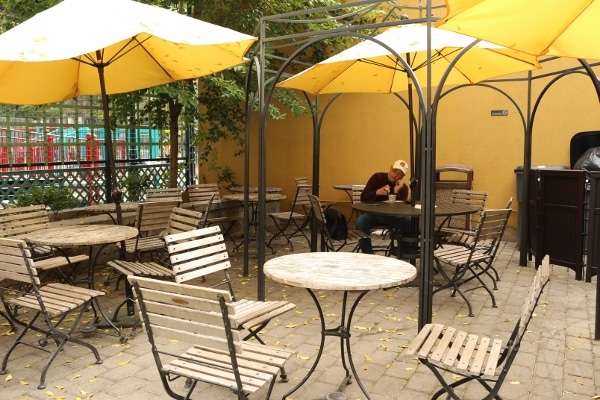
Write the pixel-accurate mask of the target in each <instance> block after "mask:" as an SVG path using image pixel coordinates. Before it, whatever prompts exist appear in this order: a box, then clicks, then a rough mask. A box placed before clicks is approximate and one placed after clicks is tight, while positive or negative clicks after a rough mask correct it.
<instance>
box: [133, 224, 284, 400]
mask: <svg viewBox="0 0 600 400" xmlns="http://www.w3.org/2000/svg"><path fill="white" fill-rule="evenodd" d="M211 229H212V228H211ZM128 279H129V280H130V282H131V284H132V285H133V287H134V290H135V293H136V295H137V300H138V303H139V306H140V314H141V316H142V319H143V321H144V326H145V328H146V329H145V331H146V333H147V335H148V340H149V342H150V345H151V351H152V354H153V356H154V360H155V362H156V365H157V368H158V372H159V374H160V379H161V381H162V383H163V387H164V389H165V391H166V392H167V394H168V395H169V396H171V397H173V398H176V399H183V398H185V399H188V398H190V396H191V394H192V392H193V391H194V388H195V387H196V384H197V383H198V382H206V383H209V384H211V385H217V386H221V387H225V388H228V389H230V390H231V391H233V392H234V393H235V394H236V395H237V398H238V399H240V400H241V399H247V398H248V395H250V394H255V397H256V398H261V399H269V398H270V395H271V392H272V389H273V385H274V383H275V379H276V377H277V375H279V374H280V373H281V376H282V378H284V376H285V372H283V371H284V369H283V366H284V364H285V362H286V360H287V359H288V358H289V357H291V356H292V355H293V354H294V352H292V351H289V350H287V349H284V348H281V347H271V346H262V345H256V344H252V343H249V342H244V341H242V340H241V336H240V332H239V328H240V327H241V326H242V325H243V324H244V322H243V319H244V318H245V317H244V315H243V314H244V312H243V311H240V310H241V307H240V306H239V303H238V302H236V301H235V299H234V297H233V296H232V295H231V293H230V292H229V291H227V290H218V289H212V288H202V287H198V286H192V285H186V284H178V283H173V282H165V281H157V280H154V279H150V278H142V277H135V276H130V277H129V278H128ZM159 337H160V338H161V339H159ZM174 339H176V340H178V341H181V342H184V343H189V344H190V345H191V347H190V348H189V349H187V350H186V351H184V352H178V353H174V352H173V350H170V349H169V347H171V346H172V343H171V342H172V341H173V340H174ZM177 378H184V379H186V383H189V384H188V385H186V386H187V387H188V391H187V394H185V395H182V394H178V393H176V392H175V389H173V388H171V385H170V383H171V382H172V381H174V380H176V379H177ZM267 387H268V389H267V393H266V394H262V392H260V390H264V389H263V388H267ZM259 393H261V394H259Z"/></svg>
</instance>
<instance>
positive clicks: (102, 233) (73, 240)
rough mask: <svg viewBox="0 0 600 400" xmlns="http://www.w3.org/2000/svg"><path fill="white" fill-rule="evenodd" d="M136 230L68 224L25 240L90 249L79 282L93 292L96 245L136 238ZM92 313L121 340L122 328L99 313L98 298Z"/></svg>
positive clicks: (56, 246) (30, 236)
mask: <svg viewBox="0 0 600 400" xmlns="http://www.w3.org/2000/svg"><path fill="white" fill-rule="evenodd" d="M137 234H138V230H137V229H136V228H133V227H130V226H124V225H68V226H60V227H56V228H48V229H40V230H37V231H35V232H31V233H28V234H26V235H24V239H25V240H26V241H28V242H29V243H32V244H34V245H44V246H52V247H55V248H57V249H59V250H60V249H64V248H69V247H79V246H87V247H89V248H90V250H89V251H90V264H89V268H88V275H87V277H86V278H84V279H81V280H79V281H76V282H79V283H87V284H88V287H89V288H90V289H94V286H95V282H94V276H95V269H96V261H97V258H98V255H99V254H100V249H98V250H97V252H96V256H95V257H93V256H92V252H93V249H94V247H95V246H102V247H103V246H106V245H108V244H111V243H117V242H121V241H124V240H127V239H131V238H134V237H136V236H137ZM93 304H94V305H95V307H93V308H94V313H96V308H97V309H98V312H100V314H101V315H102V317H104V320H105V321H106V322H107V323H108V324H109V325H110V326H111V327H112V328H114V329H115V331H116V332H117V333H118V334H119V336H120V337H121V340H123V335H122V334H121V329H120V328H119V327H117V326H116V325H115V324H113V323H112V321H111V319H110V318H109V317H108V316H107V315H106V314H105V313H104V311H102V308H101V307H100V303H99V302H98V297H96V298H94V303H93ZM98 322H99V318H98V315H97V314H96V315H95V323H98ZM89 331H91V329H86V330H85V332H89Z"/></svg>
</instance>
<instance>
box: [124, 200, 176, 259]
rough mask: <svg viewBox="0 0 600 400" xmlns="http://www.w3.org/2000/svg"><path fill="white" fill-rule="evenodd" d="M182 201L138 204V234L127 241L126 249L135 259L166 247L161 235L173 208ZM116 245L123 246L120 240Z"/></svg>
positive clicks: (136, 223) (136, 220)
mask: <svg viewBox="0 0 600 400" xmlns="http://www.w3.org/2000/svg"><path fill="white" fill-rule="evenodd" d="M180 203H181V202H180V201H156V202H146V203H140V204H139V205H138V209H137V213H136V217H135V227H136V228H137V229H138V236H137V237H136V238H134V239H129V240H127V241H125V251H126V253H127V254H130V255H131V256H132V259H133V260H134V261H139V260H141V259H142V256H143V254H144V253H149V254H150V255H151V256H152V253H156V252H158V251H160V250H162V249H164V241H162V238H161V237H162V235H163V234H164V231H165V229H166V228H167V226H168V224H169V219H170V217H171V213H172V211H173V209H174V208H175V207H179V204H180ZM116 245H117V247H118V248H119V249H120V248H121V243H120V242H118V243H117V244H116Z"/></svg>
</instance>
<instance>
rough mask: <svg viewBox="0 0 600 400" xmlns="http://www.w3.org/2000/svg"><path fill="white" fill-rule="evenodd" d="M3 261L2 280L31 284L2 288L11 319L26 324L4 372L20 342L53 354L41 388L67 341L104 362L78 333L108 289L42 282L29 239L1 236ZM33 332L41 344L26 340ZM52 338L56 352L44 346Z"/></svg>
mask: <svg viewBox="0 0 600 400" xmlns="http://www.w3.org/2000/svg"><path fill="white" fill-rule="evenodd" d="M0 260H1V261H0V279H11V280H13V281H17V282H20V283H23V284H25V285H26V286H27V287H28V289H27V290H25V291H19V290H18V289H15V288H12V287H11V289H10V290H7V289H4V288H2V287H0V298H1V299H2V302H3V304H4V307H5V309H6V311H7V312H8V313H9V314H10V319H12V320H13V321H14V322H16V323H17V324H19V325H21V326H23V327H25V329H24V330H23V331H22V332H21V333H20V334H19V335H18V336H17V337H16V338H15V341H14V342H13V344H12V345H11V346H10V348H9V349H8V350H7V352H6V353H5V354H4V358H3V359H2V369H1V370H0V374H6V373H7V370H6V367H7V364H8V360H9V358H10V355H11V354H12V352H13V351H14V350H15V348H16V347H17V346H18V345H19V344H24V345H27V346H30V347H33V348H38V349H40V350H43V351H46V352H49V353H51V354H50V357H49V359H48V362H47V363H46V365H45V366H44V367H43V369H42V371H41V377H40V384H39V385H38V389H44V388H45V387H46V374H47V372H48V369H49V368H50V365H51V364H52V362H53V361H54V359H55V358H56V356H57V355H58V354H59V353H60V352H61V351H62V350H63V348H64V345H65V343H66V342H73V343H76V344H78V345H80V346H83V347H87V348H88V349H90V350H91V351H92V353H93V354H94V356H95V357H96V364H101V363H102V359H101V358H100V355H99V353H98V350H96V347H95V346H93V345H91V344H89V343H87V342H85V341H83V340H81V339H79V338H78V336H77V335H75V334H74V332H75V329H76V328H77V327H78V326H79V324H80V323H81V320H82V317H83V316H84V314H85V311H86V310H87V309H88V307H90V306H91V303H92V301H93V300H94V299H95V298H96V297H98V296H102V295H103V294H104V292H101V291H97V290H91V289H84V288H81V287H77V286H71V285H66V284H62V283H48V284H46V285H44V286H42V285H41V283H40V282H41V280H40V272H41V271H39V270H38V268H37V262H36V261H35V260H34V257H33V253H32V252H31V250H30V248H28V247H27V244H26V243H25V241H23V240H20V239H8V238H0ZM15 308H23V309H26V310H28V311H30V312H32V313H33V314H30V313H29V312H28V313H23V314H22V317H21V318H19V317H18V316H17V315H15V313H14V312H13V309H15ZM38 319H39V320H40V325H41V324H44V325H45V326H44V327H40V326H38V325H37V324H36V321H38ZM63 322H72V325H71V326H70V328H68V329H67V328H66V327H63V326H62V323H63ZM29 331H35V332H37V334H38V337H41V338H39V339H38V343H39V347H38V346H35V345H32V344H31V343H29V341H24V340H23V337H24V336H25V334H26V333H28V332H29ZM49 338H51V339H53V340H54V342H55V343H56V349H55V350H54V351H48V350H47V349H44V347H45V346H46V345H47V344H48V339H49Z"/></svg>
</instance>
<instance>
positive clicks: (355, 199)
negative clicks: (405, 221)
mask: <svg viewBox="0 0 600 400" xmlns="http://www.w3.org/2000/svg"><path fill="white" fill-rule="evenodd" d="M365 186H366V185H352V204H358V203H360V202H361V199H360V195H361V194H362V192H363V190H364V189H365ZM359 216H360V212H359V211H356V218H358V217H359ZM357 232H360V231H357ZM389 236H390V229H389V227H387V226H378V227H375V228H374V229H373V230H372V232H371V240H373V241H374V243H375V239H377V240H378V242H377V243H378V244H373V245H372V248H373V252H374V253H375V254H377V253H380V252H382V253H384V254H385V255H386V256H389V255H390V254H391V253H393V252H394V247H393V246H394V242H393V241H392V238H391V237H390V238H389V241H388V237H389ZM382 242H383V243H382ZM386 242H387V244H386Z"/></svg>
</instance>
